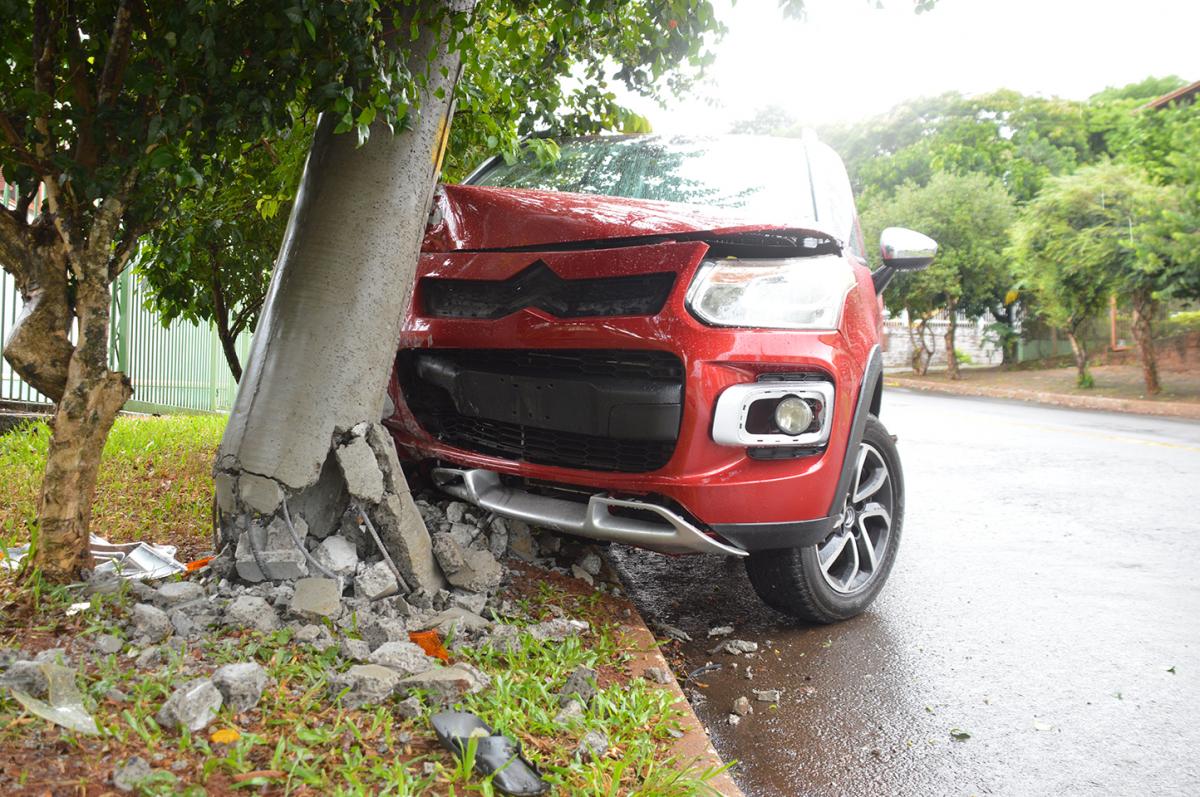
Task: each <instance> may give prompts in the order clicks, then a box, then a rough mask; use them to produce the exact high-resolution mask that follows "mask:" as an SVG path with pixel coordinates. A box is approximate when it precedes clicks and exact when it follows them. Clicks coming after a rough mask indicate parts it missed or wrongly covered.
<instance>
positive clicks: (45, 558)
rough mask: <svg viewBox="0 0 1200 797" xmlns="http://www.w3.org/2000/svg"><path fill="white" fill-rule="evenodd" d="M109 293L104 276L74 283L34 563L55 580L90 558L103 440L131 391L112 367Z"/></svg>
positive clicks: (66, 577)
mask: <svg viewBox="0 0 1200 797" xmlns="http://www.w3.org/2000/svg"><path fill="white" fill-rule="evenodd" d="M109 303H110V295H109V290H108V283H107V281H105V280H103V279H92V278H88V279H84V280H81V281H80V282H79V283H78V285H77V288H76V308H77V313H78V317H79V332H78V337H79V342H78V345H77V346H76V348H75V352H74V354H73V355H72V357H71V359H70V364H69V366H68V368H67V377H66V384H65V390H64V392H63V395H62V399H61V400H60V401H59V402H58V407H57V409H56V411H55V414H54V422H53V433H52V434H51V436H50V445H49V448H48V450H47V453H46V473H45V476H44V477H43V479H42V494H41V503H40V508H39V513H38V514H39V520H38V541H37V545H36V546H35V554H34V563H35V565H36V566H37V567H38V568H39V569H40V570H41V572H42V574H43V575H44V576H45V577H47V578H48V579H50V580H52V581H57V582H66V581H71V580H73V579H75V578H76V577H78V575H79V571H80V569H81V568H83V567H86V566H88V565H89V564H90V554H89V552H88V523H89V521H90V520H91V507H92V499H93V497H94V495H95V491H96V476H97V474H98V473H99V469H100V456H101V454H102V453H103V451H104V441H105V439H106V438H107V437H108V433H109V431H110V430H111V429H112V425H113V421H114V420H115V419H116V417H117V413H118V412H120V410H121V407H122V406H124V404H125V402H126V401H127V400H128V399H129V397H130V396H131V395H132V394H133V388H132V386H131V385H130V383H129V379H128V378H126V376H125V375H124V374H120V373H114V372H112V371H109V370H108V327H109Z"/></svg>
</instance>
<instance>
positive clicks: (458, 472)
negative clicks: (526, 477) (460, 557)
mask: <svg viewBox="0 0 1200 797" xmlns="http://www.w3.org/2000/svg"><path fill="white" fill-rule="evenodd" d="M432 478H433V482H434V484H436V485H437V486H438V487H439V488H441V489H442V490H443V491H445V492H447V493H449V494H450V495H453V496H454V497H456V498H461V499H462V500H464V501H468V502H470V503H472V504H475V505H476V506H478V507H481V508H483V509H486V510H488V511H490V512H494V513H496V514H497V515H500V516H502V517H506V518H511V519H513V520H521V521H524V522H526V523H530V524H532V525H535V526H544V527H547V528H551V529H554V530H556V531H562V532H566V533H567V534H575V535H578V536H580V537H587V538H589V539H594V540H607V541H609V542H621V543H625V544H627V545H636V546H638V547H641V548H649V549H650V550H654V551H661V552H662V553H715V554H722V555H725V556H745V555H746V551H744V550H742V549H740V548H735V547H733V546H731V545H726V544H725V543H723V542H721V541H719V540H717V539H714V538H713V537H710V536H709V535H707V534H705V533H704V532H703V531H701V530H700V529H698V528H697V527H696V526H694V525H692V524H691V523H689V522H688V521H687V520H686V519H684V518H683V517H681V516H680V515H678V514H676V513H675V512H672V511H671V510H669V509H667V508H666V507H662V506H658V505H657V504H652V503H649V502H647V501H637V500H629V499H622V498H613V497H611V496H608V495H602V494H595V495H592V496H591V497H589V498H588V499H587V502H586V503H584V502H582V501H570V500H567V499H563V498H554V497H552V496H546V495H539V494H537V493H533V492H530V491H528V490H523V489H521V488H518V487H511V486H506V485H505V484H503V483H502V481H501V479H500V474H498V473H496V472H494V471H490V470H484V469H482V468H473V469H470V470H463V469H459V468H434V469H433V472H432ZM614 509H617V510H627V514H614V513H613V512H612V510H614ZM629 510H632V511H629ZM635 513H636V514H638V515H642V516H643V517H645V516H646V515H647V514H649V515H652V516H654V517H655V518H656V519H655V520H648V519H642V518H641V517H632V516H629V515H633V514H635Z"/></svg>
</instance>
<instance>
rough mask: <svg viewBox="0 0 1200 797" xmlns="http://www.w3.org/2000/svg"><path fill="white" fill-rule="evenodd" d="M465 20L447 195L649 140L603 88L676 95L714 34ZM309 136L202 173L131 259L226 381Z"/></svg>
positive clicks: (528, 14)
mask: <svg viewBox="0 0 1200 797" xmlns="http://www.w3.org/2000/svg"><path fill="white" fill-rule="evenodd" d="M474 19H475V23H474V26H473V28H472V35H471V37H470V39H469V40H468V41H465V42H464V43H463V52H462V58H463V67H462V69H463V71H462V76H461V78H460V80H459V82H458V85H457V88H456V90H455V95H456V100H457V108H456V110H455V116H454V125H453V127H452V129H451V132H450V146H449V150H448V152H447V157H446V161H445V163H444V169H443V172H444V176H445V179H446V180H448V181H451V182H453V181H456V180H459V179H461V178H462V177H464V176H465V175H466V174H467V173H468V172H470V171H471V170H472V169H473V168H475V167H476V166H477V165H479V163H481V162H482V161H483V160H484V159H485V158H487V157H490V156H492V155H497V154H500V155H504V156H506V157H508V158H515V157H519V156H520V154H521V152H522V151H523V150H533V151H535V152H537V153H539V154H541V155H543V156H545V157H553V156H554V154H555V153H556V151H557V149H556V147H555V146H554V144H553V140H552V139H551V138H549V136H564V135H585V134H591V133H597V132H600V131H613V130H618V131H626V132H633V131H640V130H645V129H647V126H646V121H645V120H644V119H642V118H641V117H638V116H637V115H636V114H634V113H632V112H631V111H629V110H628V109H626V108H625V107H624V106H622V105H621V104H620V103H619V102H618V99H617V95H616V93H615V91H614V90H613V87H614V86H615V85H617V84H620V85H622V86H623V87H624V88H625V89H626V90H627V91H630V92H633V93H635V94H640V95H642V96H647V97H651V98H658V99H662V98H663V97H665V96H668V95H670V94H672V93H676V92H682V91H686V90H687V89H688V88H689V87H690V86H691V85H692V83H693V81H694V80H695V78H696V77H697V76H698V75H699V74H700V70H702V69H703V67H704V66H705V65H706V64H707V63H708V61H709V60H710V55H708V54H707V46H708V44H709V43H711V42H712V41H713V39H714V37H716V36H718V35H720V33H721V31H722V28H721V26H720V24H719V22H718V21H717V20H716V19H715V17H714V16H713V13H712V8H711V6H710V5H709V3H708V2H675V3H669V4H667V5H663V4H661V3H657V2H647V1H646V0H638V1H637V2H626V3H596V4H593V5H591V6H586V7H581V6H579V5H578V4H576V3H573V2H565V0H540V2H522V3H513V2H501V1H500V0H484V2H480V3H479V4H478V6H477V7H476V10H475V14H474ZM568 78H569V79H568ZM313 130H314V118H313V117H312V115H311V114H310V115H309V116H306V117H302V118H300V119H298V120H297V122H296V123H295V125H294V127H292V128H283V129H280V130H278V131H275V133H274V135H270V136H265V137H264V138H263V139H262V140H261V142H259V143H258V145H251V146H250V147H249V149H248V150H247V152H246V153H244V154H239V155H238V156H237V157H236V158H232V159H228V158H223V157H217V158H210V159H208V160H206V162H205V168H204V169H203V175H204V178H205V179H204V183H203V184H202V185H198V186H195V187H194V188H192V189H191V190H190V191H189V192H188V193H187V195H186V196H185V197H183V198H181V199H180V200H179V201H177V202H175V203H174V204H173V206H172V207H171V208H169V209H168V214H167V217H166V219H165V220H164V223H163V225H162V226H161V227H160V228H159V229H157V230H155V231H153V232H152V233H151V235H150V236H149V242H150V247H149V248H148V249H147V250H146V251H145V252H144V253H143V256H142V257H141V258H140V259H139V269H140V271H141V273H142V274H143V276H145V277H146V279H147V282H148V285H149V287H150V301H151V304H152V306H153V307H154V309H155V310H156V311H157V312H158V313H159V315H160V316H161V318H162V320H163V322H164V323H170V322H171V321H172V320H174V319H176V318H184V319H187V320H189V321H194V322H196V321H212V322H214V323H215V324H216V327H217V331H218V334H219V336H220V338H221V342H222V347H223V349H224V351H225V356H226V360H227V362H228V363H229V366H230V370H231V371H232V372H233V373H234V375H235V376H237V375H238V374H239V373H240V370H241V363H239V362H238V361H237V353H236V350H235V348H234V342H235V341H236V338H237V335H238V333H239V332H241V331H244V330H252V329H253V328H254V324H255V322H256V320H257V317H258V312H259V310H260V308H261V305H262V301H263V296H264V291H265V287H266V284H267V282H268V280H269V276H270V270H271V267H272V265H273V263H274V260H275V256H276V254H277V253H278V248H279V241H280V239H281V238H282V234H283V228H284V224H285V222H286V219H287V213H288V210H289V208H290V203H291V200H292V197H293V196H294V194H295V190H296V186H297V185H298V183H299V179H300V172H301V169H302V167H303V165H304V155H305V153H306V152H307V148H308V144H309V142H310V141H311V140H312V136H313Z"/></svg>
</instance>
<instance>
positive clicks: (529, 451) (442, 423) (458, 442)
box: [421, 413, 675, 473]
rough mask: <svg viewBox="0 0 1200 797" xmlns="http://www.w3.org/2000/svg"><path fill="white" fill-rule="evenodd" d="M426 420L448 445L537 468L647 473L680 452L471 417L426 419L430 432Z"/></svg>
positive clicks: (670, 444)
mask: <svg viewBox="0 0 1200 797" xmlns="http://www.w3.org/2000/svg"><path fill="white" fill-rule="evenodd" d="M427 420H428V421H432V424H433V426H434V428H438V429H440V431H439V432H438V434H437V435H436V437H437V438H438V439H439V440H441V441H442V442H444V443H448V444H449V445H452V446H455V447H457V448H464V449H466V450H468V451H475V452H477V453H480V454H488V455H490V456H494V457H502V458H504V459H512V460H523V461H525V462H532V463H534V464H537V465H558V466H560V467H564V468H582V469H584V470H603V471H619V472H623V473H645V472H647V471H652V470H658V469H659V468H661V467H663V466H664V465H666V464H667V462H668V461H670V459H671V454H672V453H674V451H675V441H674V440H670V441H658V440H620V439H617V438H612V437H594V436H592V435H583V434H574V433H572V432H560V431H555V430H552V429H536V428H534V427H532V426H525V425H522V424H516V423H506V422H504V421H493V420H489V419H486V418H467V417H464V416H462V415H459V414H457V413H435V414H434V415H433V416H426V418H425V419H421V424H422V425H423V426H426V428H428V427H429V426H430V424H429V423H428V422H427Z"/></svg>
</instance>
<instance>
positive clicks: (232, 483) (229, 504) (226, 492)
mask: <svg viewBox="0 0 1200 797" xmlns="http://www.w3.org/2000/svg"><path fill="white" fill-rule="evenodd" d="M213 487H214V488H215V492H216V498H217V508H218V509H220V510H221V512H222V513H223V514H230V513H231V512H233V511H234V510H235V509H237V477H236V476H234V475H233V474H232V473H230V472H228V471H224V470H219V471H217V472H216V474H215V475H214V476H213Z"/></svg>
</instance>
